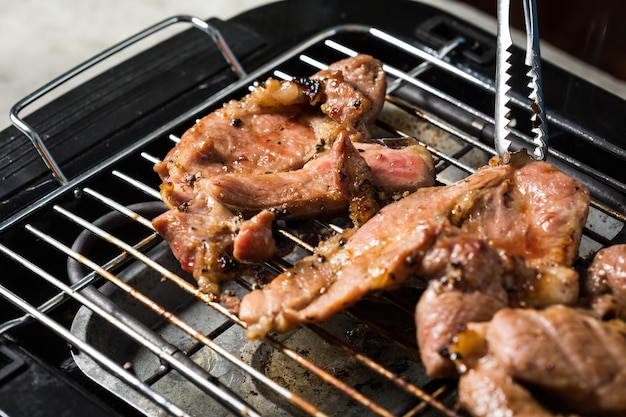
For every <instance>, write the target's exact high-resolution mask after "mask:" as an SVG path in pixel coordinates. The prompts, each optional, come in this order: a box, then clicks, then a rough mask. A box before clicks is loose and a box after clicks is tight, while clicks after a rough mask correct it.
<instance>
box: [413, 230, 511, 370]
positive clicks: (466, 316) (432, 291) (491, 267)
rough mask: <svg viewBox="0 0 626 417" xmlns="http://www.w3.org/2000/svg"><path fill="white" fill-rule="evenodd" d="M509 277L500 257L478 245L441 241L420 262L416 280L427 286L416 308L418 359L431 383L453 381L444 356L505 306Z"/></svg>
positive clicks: (454, 236)
mask: <svg viewBox="0 0 626 417" xmlns="http://www.w3.org/2000/svg"><path fill="white" fill-rule="evenodd" d="M511 272H512V271H507V270H506V269H505V265H504V264H503V262H502V261H501V259H500V256H499V255H498V253H497V252H496V251H495V250H494V249H493V248H491V247H490V246H489V245H487V244H486V243H485V241H483V240H481V239H477V238H475V237H472V236H469V235H466V234H463V233H460V232H456V233H450V235H449V236H446V235H442V236H440V237H439V239H438V240H437V242H436V243H435V244H434V245H433V246H432V247H431V248H430V249H429V250H428V252H427V253H426V255H425V256H424V257H423V259H422V261H421V262H420V266H419V269H418V271H417V274H419V275H421V276H425V277H428V278H429V279H430V282H429V283H428V287H427V289H426V291H425V292H424V294H423V295H422V297H421V298H420V301H419V303H418V305H417V308H416V314H415V320H416V325H417V341H418V345H419V348H420V357H421V359H422V362H423V363H424V366H425V367H426V372H427V374H428V375H429V376H431V377H436V378H447V377H454V376H457V372H456V367H455V365H454V363H453V362H452V361H450V360H449V359H448V357H447V355H446V351H447V349H448V346H450V343H451V342H452V338H453V337H454V336H455V335H456V333H457V332H458V331H459V330H460V329H463V327H464V326H465V325H466V324H467V323H470V322H480V321H488V320H490V319H491V317H492V316H493V315H494V313H495V312H496V311H498V310H500V309H502V308H504V307H506V306H507V305H508V294H507V292H506V290H505V287H504V285H503V282H504V281H505V280H507V279H506V277H505V276H506V275H509V274H511Z"/></svg>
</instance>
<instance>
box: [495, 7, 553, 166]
mask: <svg viewBox="0 0 626 417" xmlns="http://www.w3.org/2000/svg"><path fill="white" fill-rule="evenodd" d="M510 10H511V1H510V0H498V9H497V21H498V34H497V45H496V96H495V116H494V122H495V148H496V153H497V154H498V156H499V157H500V160H501V161H502V162H503V163H508V162H509V161H510V154H509V151H510V147H511V144H512V141H511V139H510V135H511V132H510V127H511V107H510V106H511V95H510V94H511V85H510V81H511V58H512V49H513V41H512V37H511V25H510ZM536 10H537V7H536V3H535V0H524V18H525V23H526V57H525V60H524V62H525V64H526V65H527V66H528V67H529V70H528V72H527V73H526V76H527V77H528V79H529V81H528V87H529V88H530V93H529V95H528V98H529V99H530V100H531V102H530V109H531V116H530V120H531V125H532V128H531V131H532V138H531V142H532V145H533V147H534V149H533V151H532V152H531V154H532V155H533V156H534V158H536V159H541V160H543V159H545V158H546V156H547V152H548V131H547V129H548V123H547V118H546V111H545V104H544V99H543V84H542V77H541V59H540V50H539V33H538V28H537V12H536Z"/></svg>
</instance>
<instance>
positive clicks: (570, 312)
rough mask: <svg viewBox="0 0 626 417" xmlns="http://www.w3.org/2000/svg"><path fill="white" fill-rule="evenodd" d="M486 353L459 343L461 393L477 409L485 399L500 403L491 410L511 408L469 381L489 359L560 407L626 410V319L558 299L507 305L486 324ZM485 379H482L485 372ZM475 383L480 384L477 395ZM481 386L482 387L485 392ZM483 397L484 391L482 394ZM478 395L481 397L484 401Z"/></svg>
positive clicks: (583, 411)
mask: <svg viewBox="0 0 626 417" xmlns="http://www.w3.org/2000/svg"><path fill="white" fill-rule="evenodd" d="M484 337H485V343H486V346H487V350H488V353H487V355H486V356H485V357H483V358H482V359H480V360H479V359H477V358H472V353H471V352H467V351H464V349H463V347H461V348H460V349H459V350H460V351H459V352H458V357H459V361H458V362H459V363H460V364H461V365H463V366H464V367H465V374H464V375H463V376H462V377H461V384H460V391H459V397H460V401H461V403H464V404H466V406H467V407H468V408H469V410H470V411H471V412H472V413H473V414H474V415H486V414H484V413H482V412H479V411H478V410H480V409H481V408H482V407H484V405H481V404H480V403H481V402H482V403H483V404H489V403H491V404H493V403H496V402H499V403H501V404H500V405H499V407H500V408H498V409H493V410H491V411H492V413H491V414H489V415H494V414H496V411H497V412H498V413H502V415H507V414H511V415H517V414H513V412H512V410H511V409H509V408H506V407H509V406H511V404H513V402H509V403H508V404H507V403H506V402H502V401H501V399H500V398H498V396H497V395H494V393H490V392H486V391H485V390H484V388H483V387H476V386H475V385H473V384H471V383H469V381H464V379H465V378H466V375H467V378H468V379H469V380H470V381H473V380H476V379H477V378H478V376H477V375H476V374H475V373H478V374H479V375H481V374H482V375H484V373H485V371H486V370H484V369H482V368H483V367H484V366H485V363H486V362H491V363H492V365H490V367H491V368H492V371H489V372H493V370H495V369H498V371H497V372H501V373H502V375H501V377H503V378H509V379H510V380H512V381H515V382H516V383H518V384H520V385H522V386H524V387H525V388H526V389H528V390H529V391H531V392H532V393H533V394H534V395H535V398H537V399H539V400H540V401H543V400H545V402H546V406H547V405H549V407H550V409H553V410H555V411H556V412H561V413H571V412H575V413H577V414H578V413H580V414H582V415H594V416H595V415H624V414H625V413H626V396H625V395H624V392H625V391H624V386H625V385H624V384H625V383H626V324H624V322H622V321H619V320H614V321H610V322H601V321H600V320H598V319H596V318H594V317H592V316H590V315H588V314H587V313H585V312H582V311H579V310H576V309H573V308H570V307H565V306H562V305H558V306H552V307H549V308H547V309H545V310H535V309H508V308H507V309H502V310H500V311H499V312H497V313H496V314H495V315H494V317H493V318H492V320H491V321H490V322H489V323H488V324H487V325H486V330H485V336H484ZM481 378H484V376H483V377H481ZM475 390H477V391H478V393H479V395H477V393H476V392H474V391H475ZM480 392H484V393H483V394H482V395H480ZM480 396H482V398H480ZM479 400H480V401H479Z"/></svg>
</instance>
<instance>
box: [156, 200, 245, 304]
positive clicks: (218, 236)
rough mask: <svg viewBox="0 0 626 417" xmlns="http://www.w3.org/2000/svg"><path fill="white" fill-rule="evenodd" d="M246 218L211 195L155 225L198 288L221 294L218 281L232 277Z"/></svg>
mask: <svg viewBox="0 0 626 417" xmlns="http://www.w3.org/2000/svg"><path fill="white" fill-rule="evenodd" d="M242 221H243V218H242V217H241V216H239V215H235V214H234V213H233V212H232V211H230V210H229V209H227V208H226V207H224V206H223V205H222V204H220V203H218V202H216V201H215V200H214V199H212V198H211V197H210V196H206V195H205V196H202V195H198V196H196V198H195V199H193V200H191V201H190V202H189V203H188V204H187V205H185V208H184V210H179V209H171V210H168V211H166V212H165V213H163V214H161V215H159V216H158V217H156V218H155V219H154V220H153V221H152V224H153V226H154V228H155V230H156V231H157V232H158V233H159V234H160V235H161V236H163V238H164V239H165V240H166V241H167V242H168V244H169V246H170V248H171V249H172V253H173V254H174V256H175V257H176V258H177V259H178V260H179V261H180V264H181V267H182V268H183V270H185V271H188V272H192V273H193V276H194V278H195V279H196V280H197V281H198V287H199V288H200V289H201V290H202V291H204V292H207V293H215V294H217V293H219V286H218V283H219V282H220V281H224V280H226V279H232V278H233V277H234V275H233V274H234V273H235V270H236V268H235V264H234V261H233V259H232V257H231V254H232V250H233V244H234V238H235V234H236V232H237V230H238V229H239V226H240V224H241V222H242Z"/></svg>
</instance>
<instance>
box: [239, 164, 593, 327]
mask: <svg viewBox="0 0 626 417" xmlns="http://www.w3.org/2000/svg"><path fill="white" fill-rule="evenodd" d="M533 174H535V175H536V176H533ZM533 181H534V183H533ZM544 183H550V184H552V185H550V186H546V189H545V191H544V192H543V193H540V192H539V191H538V189H539V187H540V186H542V185H543V184H544ZM533 184H534V187H533ZM588 204H589V197H588V193H587V190H586V189H585V188H584V186H583V185H582V184H581V183H579V182H578V181H575V180H574V179H572V178H570V177H568V176H566V175H565V174H563V173H562V172H560V171H558V170H557V169H555V168H554V167H552V166H551V165H549V164H547V163H544V162H536V161H529V160H528V159H524V160H520V157H519V156H518V157H516V158H515V161H514V163H512V164H509V165H493V166H489V167H485V168H483V169H481V170H479V171H477V172H476V173H475V174H473V175H471V176H469V177H468V178H466V179H464V180H463V181H459V182H458V183H455V184H452V185H450V186H445V187H428V188H422V189H419V190H417V191H416V192H414V193H413V194H411V195H409V196H407V197H405V198H404V199H402V200H400V201H398V202H395V203H393V204H390V205H388V206H386V207H384V208H383V209H382V210H381V211H380V212H379V213H378V214H376V215H375V216H374V217H373V218H372V219H370V220H369V221H368V222H367V223H365V224H364V225H363V226H362V227H360V228H359V229H357V230H356V231H355V232H354V233H353V234H352V235H351V236H350V237H349V238H346V242H345V244H344V245H343V246H341V247H336V248H334V250H333V251H332V253H331V254H330V257H328V256H326V255H325V256H323V257H320V256H317V255H315V254H314V255H312V256H311V257H308V258H305V259H304V260H303V261H302V262H300V263H298V264H297V265H296V266H295V267H294V269H293V270H292V271H289V272H287V273H285V274H282V275H279V276H278V277H277V278H276V279H275V280H274V281H273V282H272V283H270V284H269V285H268V286H266V287H265V288H263V289H262V290H257V291H254V292H252V293H251V294H249V295H247V296H245V297H244V299H243V300H242V304H241V312H240V317H241V318H242V319H243V320H244V321H246V322H247V323H248V325H249V327H248V335H249V336H250V337H262V336H263V335H265V333H267V332H268V331H271V330H278V331H284V330H287V329H288V328H290V327H293V326H294V325H296V324H298V323H302V322H313V321H320V320H324V319H326V318H328V317H330V316H331V315H332V314H334V313H336V312H338V311H340V310H342V309H344V308H346V307H348V306H349V305H351V304H353V303H354V302H356V301H358V300H359V299H360V298H361V297H362V296H363V295H364V294H365V293H367V292H368V291H372V290H379V289H391V288H397V287H398V286H399V285H401V284H402V283H403V282H404V281H405V280H406V279H407V278H408V277H409V276H411V275H413V274H416V273H417V272H418V271H419V267H420V264H421V262H423V259H424V255H425V254H426V253H427V251H428V250H430V249H431V248H432V246H433V245H434V244H435V242H437V236H438V235H439V234H441V233H443V232H444V231H446V230H449V228H450V227H451V225H454V226H456V227H459V228H460V229H461V230H462V231H463V232H465V233H469V234H472V235H474V236H476V237H477V238H478V239H480V240H484V241H486V242H488V243H489V244H491V245H493V246H494V247H496V248H498V246H497V244H498V243H501V244H502V248H501V249H503V250H506V251H508V250H510V251H511V254H512V255H516V256H524V255H528V256H529V257H530V258H531V260H532V264H533V266H535V267H537V268H545V270H546V271H550V270H552V269H553V268H562V269H567V270H569V267H570V266H571V262H572V261H573V257H572V256H571V253H572V252H573V249H572V248H571V247H575V248H577V247H578V243H579V240H580V236H581V230H582V226H583V224H584V221H585V219H586V215H587V210H588ZM493 205H495V206H496V207H492V206H493ZM485 213H489V214H490V215H491V216H487V215H486V214H485ZM510 218H513V219H516V220H510ZM490 223H492V224H490ZM513 226H514V227H513ZM506 228H508V229H506ZM546 234H548V236H546ZM543 237H546V238H548V239H549V241H550V243H551V246H549V247H548V246H545V244H544V242H543V240H542V239H543ZM514 240H517V243H518V245H517V246H516V247H513V245H512V242H513V241H514ZM544 250H545V252H542V251H544ZM542 253H543V255H542ZM293 275H297V276H298V279H297V280H293V279H291V277H292V276H293ZM543 275H544V273H543V271H542V270H541V269H538V273H535V274H532V275H531V278H532V281H531V282H529V281H528V279H529V275H528V274H522V277H521V278H522V279H521V280H520V281H518V282H514V283H512V284H511V285H512V291H514V292H515V293H516V294H517V297H518V302H528V301H527V300H526V297H527V295H528V293H529V292H530V291H531V290H532V295H533V296H536V297H538V298H539V299H540V301H541V302H542V303H550V304H552V303H554V302H562V301H566V302H573V301H574V300H575V299H576V298H577V295H578V291H577V274H576V273H575V272H573V271H572V273H571V274H568V275H566V280H567V282H566V283H565V285H563V283H562V282H558V286H557V287H558V291H554V289H553V288H552V287H550V286H547V287H546V288H544V287H543V286H541V285H539V283H540V281H541V279H542V276H543ZM554 276H555V277H560V276H561V275H556V274H555V275H554ZM423 278H425V279H429V278H431V277H430V276H423ZM307 280H310V281H311V282H314V283H315V284H311V288H308V287H307V284H306V283H307ZM553 283H554V282H553ZM563 288H565V291H562V289H563ZM536 289H538V290H539V291H541V290H543V292H539V293H538V294H537V293H536ZM290 297H295V298H297V300H298V301H297V303H292V300H291V299H290ZM542 297H543V299H542ZM554 298H557V299H556V300H555V299H554ZM270 300H271V301H270ZM285 316H288V317H289V319H288V320H286V319H285ZM285 323H287V324H288V325H287V326H286V325H285ZM451 331H452V329H451Z"/></svg>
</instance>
